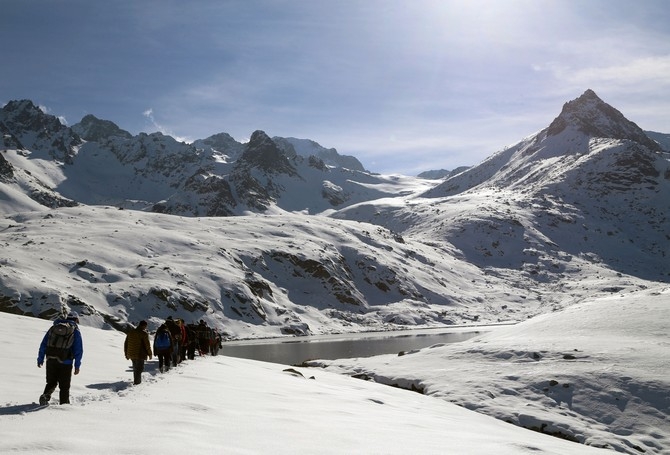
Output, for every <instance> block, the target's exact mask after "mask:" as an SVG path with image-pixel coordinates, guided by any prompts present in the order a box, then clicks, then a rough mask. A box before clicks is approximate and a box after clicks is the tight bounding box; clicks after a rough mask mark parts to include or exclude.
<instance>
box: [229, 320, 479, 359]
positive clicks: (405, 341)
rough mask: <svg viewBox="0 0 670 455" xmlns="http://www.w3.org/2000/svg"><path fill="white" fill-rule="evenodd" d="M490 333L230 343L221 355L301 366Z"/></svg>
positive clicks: (423, 332) (433, 331) (394, 334)
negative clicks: (323, 360)
mask: <svg viewBox="0 0 670 455" xmlns="http://www.w3.org/2000/svg"><path fill="white" fill-rule="evenodd" d="M491 329H492V328H491V327H480V328H464V327H462V328H445V329H424V330H407V331H400V332H380V333H373V334H371V333H365V334H345V335H323V336H313V337H297V338H287V339H283V338H282V339H271V340H252V341H250V340H246V341H229V342H225V343H223V349H222V350H221V352H220V353H221V354H222V355H227V356H230V357H240V358H244V359H251V360H261V361H264V362H274V363H281V364H283V365H299V364H301V363H302V362H304V361H305V360H314V359H329V360H332V359H343V358H352V357H370V356H373V355H381V354H397V353H399V352H401V351H411V350H413V349H421V348H425V347H428V346H433V345H435V344H438V343H457V342H459V341H464V340H467V339H469V338H472V337H474V336H477V335H480V334H482V333H484V332H488V331H490V330H491Z"/></svg>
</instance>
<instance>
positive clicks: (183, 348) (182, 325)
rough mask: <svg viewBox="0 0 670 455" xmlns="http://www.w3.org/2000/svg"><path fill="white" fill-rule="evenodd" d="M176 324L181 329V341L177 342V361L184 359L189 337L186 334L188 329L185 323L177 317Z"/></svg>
mask: <svg viewBox="0 0 670 455" xmlns="http://www.w3.org/2000/svg"><path fill="white" fill-rule="evenodd" d="M177 325H178V326H179V328H180V329H181V343H180V344H179V363H181V362H183V361H184V360H186V355H187V351H188V344H189V343H190V341H191V340H190V339H189V336H188V330H187V329H186V323H185V322H184V320H183V319H177Z"/></svg>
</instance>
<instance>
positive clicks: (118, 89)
mask: <svg viewBox="0 0 670 455" xmlns="http://www.w3.org/2000/svg"><path fill="white" fill-rule="evenodd" d="M0 8H1V10H2V15H1V16H0V55H2V61H3V64H2V66H3V76H2V78H0V104H4V103H6V102H8V101H11V100H15V99H31V100H32V101H33V102H35V103H36V104H38V105H40V106H43V108H44V109H45V110H47V111H48V112H49V113H51V114H53V115H56V116H59V117H61V118H62V119H63V121H64V122H66V123H67V124H69V125H72V124H74V123H77V122H78V121H80V120H81V118H82V117H83V116H84V115H86V114H93V115H95V116H96V117H98V118H102V119H106V120H112V121H113V122H115V123H116V124H117V125H119V126H120V127H121V128H123V129H125V130H128V131H130V132H131V133H133V134H137V133H139V132H147V133H150V132H155V131H160V132H162V133H164V134H169V135H171V136H174V137H176V138H178V139H181V140H185V141H187V142H188V141H193V140H195V139H202V138H206V137H208V136H210V135H213V134H217V133H221V132H226V133H229V134H230V135H232V136H233V137H234V138H236V139H237V140H239V141H246V140H247V139H248V138H249V136H250V135H251V133H252V132H253V131H255V130H258V129H260V130H263V131H265V132H266V133H268V134H269V135H270V136H282V137H297V138H307V139H312V140H315V141H317V142H318V143H320V144H321V145H322V146H324V147H327V148H331V147H334V148H336V149H337V150H338V152H339V153H340V154H345V155H354V156H356V157H357V158H358V159H359V160H360V161H361V162H362V164H363V165H364V166H365V168H366V169H368V170H370V171H374V172H380V173H399V174H404V175H415V174H416V173H419V172H421V171H424V170H430V169H440V168H442V169H454V168H456V167H458V166H462V165H475V164H477V163H479V162H481V161H482V160H483V159H485V158H486V157H488V156H490V155H491V154H492V153H494V152H496V151H498V150H500V149H502V148H504V147H505V146H507V145H511V144H514V143H516V142H518V141H519V140H521V139H522V138H523V137H525V136H528V135H530V134H533V133H535V132H537V131H539V130H541V129H543V128H544V127H546V126H548V125H549V123H550V122H551V121H552V120H553V119H554V118H555V117H556V116H557V115H558V114H559V113H560V109H561V107H562V105H563V103H565V102H567V101H569V100H571V99H574V98H577V97H578V96H579V95H581V94H582V93H583V92H584V91H585V90H586V89H589V88H590V89H593V90H594V91H595V92H596V93H597V94H598V95H599V96H600V97H601V98H602V99H603V100H604V101H605V102H607V103H609V104H611V105H613V106H614V107H616V108H617V109H619V110H620V111H621V112H623V113H624V115H626V117H627V118H629V119H630V120H632V121H634V122H636V123H637V124H638V125H639V126H640V127H642V128H643V129H645V130H652V131H660V132H664V133H670V120H668V116H667V112H668V111H670V78H669V77H667V75H668V74H670V36H669V35H670V31H669V30H668V27H667V24H668V23H670V5H668V3H667V1H664V0H646V1H643V2H631V1H628V0H591V1H589V2H585V1H578V0H539V1H538V0H506V1H494V0H486V1H485V0H468V1H457V0H416V1H412V2H406V1H401V0H341V1H337V2H326V1H311V0H240V1H235V0H233V1H219V0H202V1H198V2H195V3H193V2H190V3H184V2H181V1H176V0H174V1H173V0H160V1H159V0H147V1H140V2H138V1H134V0H133V1H128V0H119V1H115V2H90V1H87V0H58V1H46V0H31V1H24V0H0Z"/></svg>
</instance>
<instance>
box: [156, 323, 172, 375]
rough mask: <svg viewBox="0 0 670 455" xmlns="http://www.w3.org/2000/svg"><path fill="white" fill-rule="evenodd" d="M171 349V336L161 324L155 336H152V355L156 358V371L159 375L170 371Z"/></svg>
mask: <svg viewBox="0 0 670 455" xmlns="http://www.w3.org/2000/svg"><path fill="white" fill-rule="evenodd" d="M173 349H174V343H173V341H172V335H171V334H170V331H169V330H168V328H167V325H165V324H161V326H160V327H158V330H156V335H154V355H155V356H156V357H158V370H159V371H160V372H161V373H164V372H166V371H169V370H170V358H171V357H172V350H173Z"/></svg>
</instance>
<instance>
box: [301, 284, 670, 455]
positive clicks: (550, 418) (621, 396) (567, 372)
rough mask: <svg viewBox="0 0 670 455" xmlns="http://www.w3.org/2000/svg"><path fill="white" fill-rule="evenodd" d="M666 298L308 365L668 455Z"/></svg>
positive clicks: (621, 299)
mask: <svg viewBox="0 0 670 455" xmlns="http://www.w3.org/2000/svg"><path fill="white" fill-rule="evenodd" d="M669 319H670V288H668V287H667V286H660V287H655V288H653V289H649V290H644V291H637V292H630V293H628V292H627V293H622V294H620V295H617V296H610V297H605V298H594V299H586V300H584V301H583V302H581V303H579V304H575V305H573V306H571V307H569V308H567V309H565V310H562V311H557V312H554V313H550V314H546V315H542V316H538V317H536V318H533V319H531V320H529V321H526V322H522V323H520V324H518V325H515V326H511V327H504V328H500V329H497V330H495V331H493V332H491V333H490V334H486V335H483V336H479V337H477V338H473V339H470V340H467V341H464V342H461V343H456V344H447V345H435V346H432V347H430V348H426V349H422V350H419V351H413V352H408V353H405V355H402V356H396V355H384V356H377V357H374V358H365V359H341V360H333V361H329V360H321V361H313V362H307V363H308V364H309V365H311V366H321V367H327V370H328V371H334V372H339V373H345V374H349V375H353V376H356V377H358V378H362V379H370V380H374V381H376V382H379V383H383V384H389V385H397V386H399V387H403V388H407V389H412V390H419V391H421V392H422V393H424V394H426V395H429V396H432V397H435V398H436V399H442V400H446V401H449V402H452V403H456V404H459V405H461V406H463V407H465V408H468V409H473V410H477V411H478V412H481V413H483V414H488V415H491V416H495V417H497V418H499V419H500V420H503V421H506V422H510V423H514V424H516V425H519V426H522V427H526V428H530V429H534V430H535V431H540V432H543V433H547V434H553V435H555V436H558V437H562V438H565V439H568V440H572V441H576V442H580V443H582V444H587V445H591V446H594V447H603V448H608V449H611V450H613V451H616V452H619V453H628V454H639V453H647V454H670V423H669V422H668V415H670V398H669V396H668V389H669V388H670V349H668V348H669V346H668V331H667V329H668V320H669Z"/></svg>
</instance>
